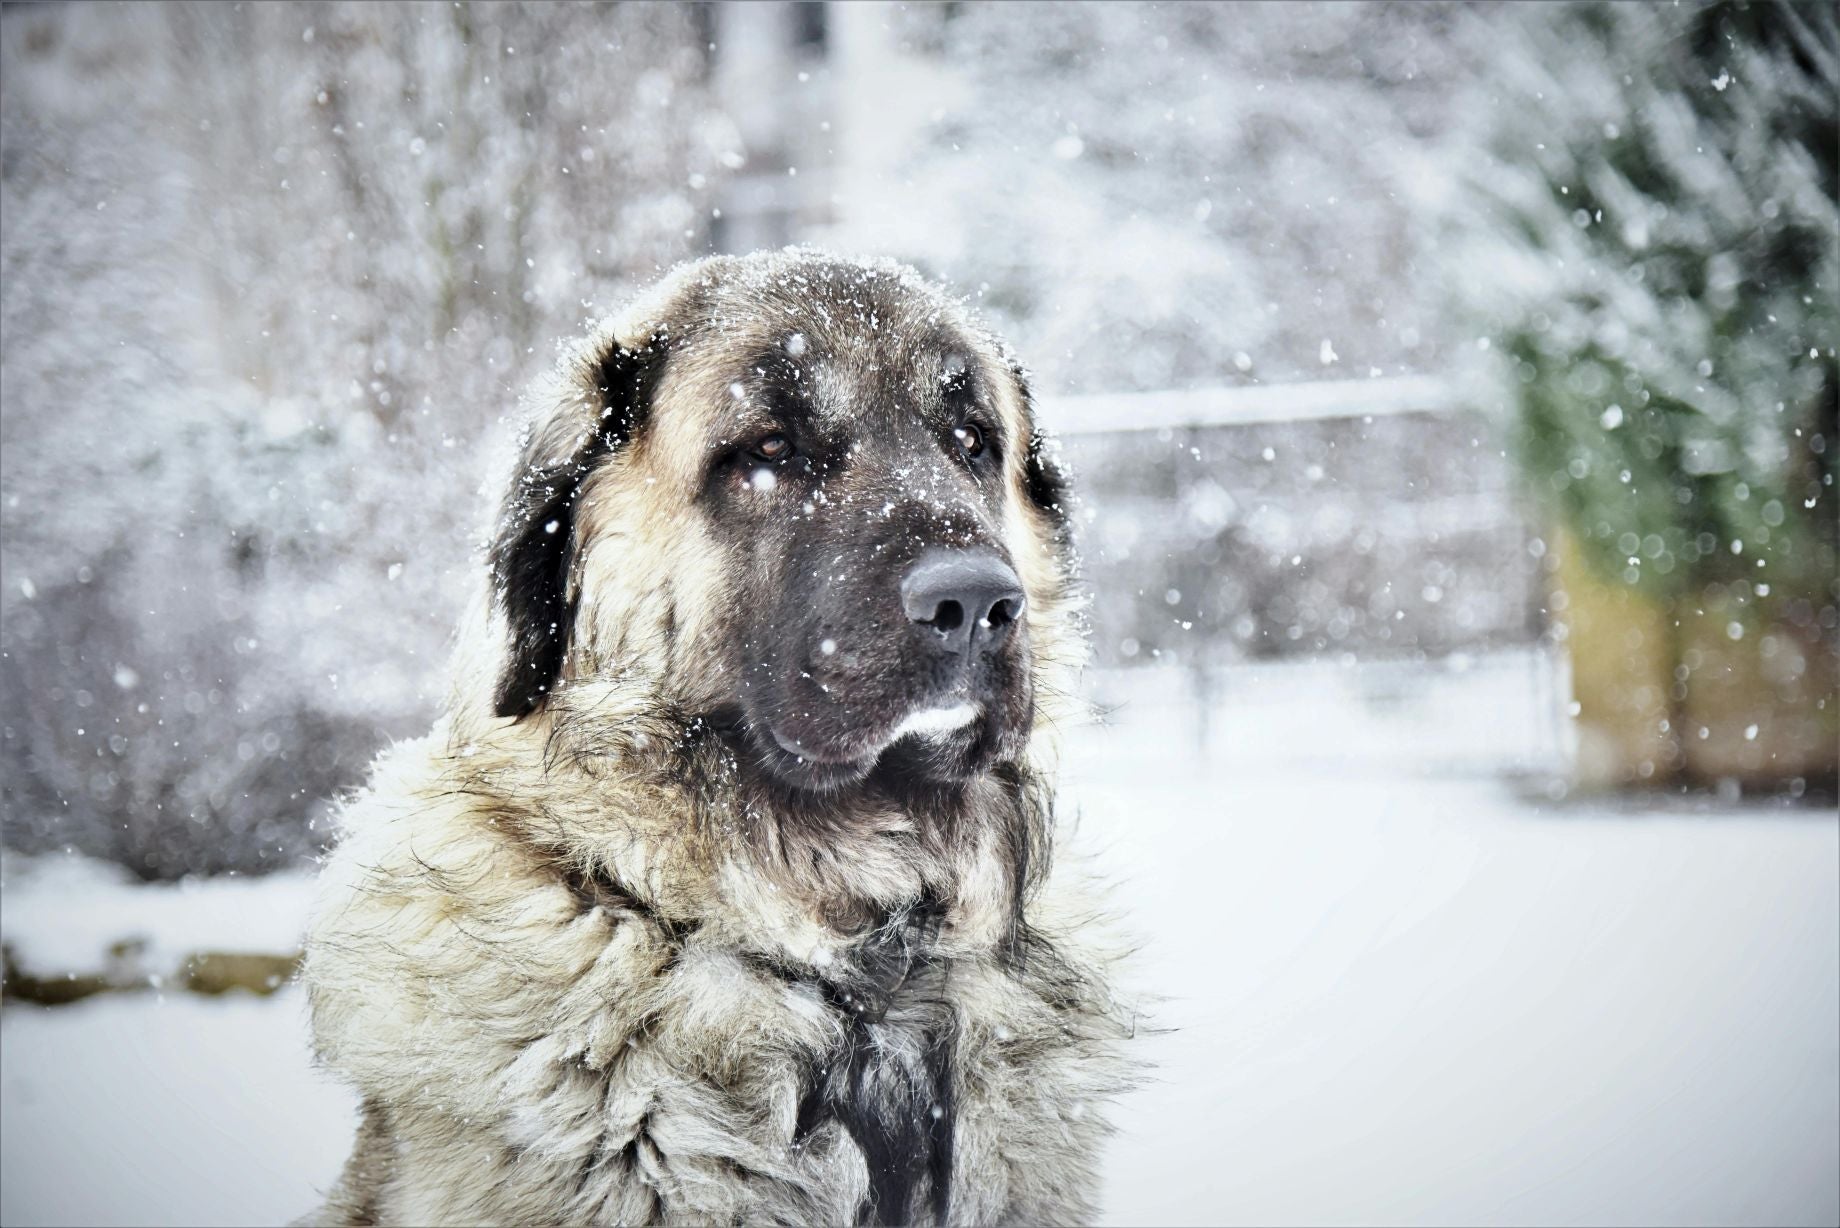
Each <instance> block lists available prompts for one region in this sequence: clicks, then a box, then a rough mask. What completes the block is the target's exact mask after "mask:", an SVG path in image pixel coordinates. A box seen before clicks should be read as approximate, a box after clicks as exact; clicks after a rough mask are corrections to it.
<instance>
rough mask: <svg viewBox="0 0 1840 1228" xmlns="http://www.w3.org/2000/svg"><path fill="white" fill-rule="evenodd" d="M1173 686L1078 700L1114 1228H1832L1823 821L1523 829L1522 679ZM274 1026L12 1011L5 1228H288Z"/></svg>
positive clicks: (1525, 681)
mask: <svg viewBox="0 0 1840 1228" xmlns="http://www.w3.org/2000/svg"><path fill="white" fill-rule="evenodd" d="M1177 683H1178V679H1177V678H1176V677H1175V676H1174V675H1168V676H1162V677H1159V676H1157V675H1154V674H1146V673H1139V674H1137V675H1132V676H1128V677H1122V678H1111V679H1100V680H1099V687H1098V689H1099V693H1100V697H1101V698H1102V699H1104V700H1106V701H1107V702H1109V703H1116V704H1118V705H1120V706H1119V707H1118V709H1117V710H1116V712H1115V713H1114V716H1113V722H1114V724H1113V726H1112V727H1111V728H1110V729H1107V730H1103V731H1087V732H1083V733H1081V734H1079V735H1078V736H1077V738H1076V743H1075V753H1074V754H1073V755H1072V756H1070V762H1071V764H1072V765H1073V768H1072V771H1073V775H1074V780H1073V781H1072V788H1071V789H1070V797H1069V809H1070V812H1071V811H1073V810H1077V812H1078V815H1079V828H1080V830H1079V836H1078V839H1077V841H1076V842H1077V843H1080V844H1084V845H1086V846H1088V847H1097V848H1098V849H1099V850H1100V854H1101V856H1100V860H1101V864H1102V865H1103V866H1104V867H1105V868H1106V869H1107V870H1108V872H1110V873H1111V875H1112V876H1113V877H1115V878H1116V879H1117V880H1118V883H1119V887H1120V899H1121V901H1122V902H1123V903H1124V904H1125V906H1126V908H1127V909H1128V911H1129V913H1130V916H1131V918H1132V922H1133V925H1134V928H1135V930H1136V931H1137V933H1138V934H1139V935H1140V936H1141V937H1142V939H1143V940H1144V944H1145V945H1144V952H1143V956H1142V959H1141V961H1140V972H1141V978H1142V981H1143V983H1144V985H1145V986H1146V987H1147V988H1148V989H1150V990H1152V991H1153V992H1155V993H1158V994H1160V995H1162V996H1163V998H1164V1001H1163V1002H1162V1003H1161V1004H1160V1006H1158V1007H1157V1009H1156V1015H1157V1020H1158V1022H1159V1023H1161V1024H1163V1025H1166V1026H1168V1027H1170V1028H1173V1029H1175V1030H1174V1031H1172V1032H1170V1033H1168V1034H1165V1035H1161V1036H1158V1037H1154V1038H1152V1039H1150V1040H1148V1041H1147V1042H1146V1044H1147V1047H1148V1048H1149V1049H1150V1050H1151V1051H1152V1052H1154V1054H1155V1055H1156V1057H1157V1059H1158V1061H1159V1062H1160V1067H1161V1068H1160V1071H1159V1074H1158V1078H1157V1081H1156V1082H1155V1083H1153V1084H1152V1085H1151V1086H1149V1087H1147V1088H1146V1089H1144V1090H1143V1091H1142V1092H1140V1093H1139V1094H1137V1095H1136V1096H1135V1097H1134V1098H1133V1099H1132V1100H1131V1101H1130V1102H1129V1103H1128V1104H1126V1105H1125V1106H1124V1108H1123V1110H1122V1111H1121V1113H1120V1115H1119V1125H1120V1134H1119V1138H1118V1139H1117V1141H1116V1143H1115V1145H1114V1147H1113V1149H1112V1151H1111V1154H1110V1158H1109V1162H1108V1169H1107V1186H1108V1196H1107V1218H1108V1220H1109V1222H1113V1223H1118V1224H1127V1223H1139V1224H1141V1223H1231V1222H1244V1223H1335V1222H1356V1221H1358V1222H1370V1223H1388V1222H1391V1223H1482V1222H1489V1223H1594V1224H1597V1223H1709V1222H1712V1223H1757V1224H1790V1223H1829V1224H1831V1223H1834V1222H1835V1221H1836V1220H1840V1160H1836V1156H1840V822H1837V821H1836V818H1835V816H1834V815H1833V814H1831V813H1824V812H1820V811H1814V810H1809V809H1805V808H1804V809H1799V810H1785V809H1779V808H1775V807H1766V806H1761V805H1759V806H1745V807H1729V806H1728V807H1714V806H1712V805H1711V804H1709V803H1707V802H1705V801H1695V800H1680V801H1675V802H1670V803H1662V804H1643V805H1639V806H1638V805H1633V804H1629V803H1616V802H1603V803H1595V804H1589V803H1579V802H1569V803H1563V804H1560V803H1554V802H1550V801H1544V800H1530V799H1532V798H1534V797H1538V796H1543V795H1541V794H1538V793H1537V792H1535V791H1531V790H1530V789H1529V788H1528V787H1527V786H1524V785H1512V784H1509V783H1506V782H1505V780H1504V779H1503V777H1502V776H1501V775H1500V771H1501V770H1503V769H1507V770H1512V771H1514V772H1517V773H1526V772H1530V771H1537V769H1538V768H1539V766H1540V764H1541V761H1542V759H1543V758H1544V756H1545V755H1546V754H1547V753H1548V752H1550V751H1552V750H1553V749H1554V747H1555V746H1556V738H1557V733H1556V730H1554V729H1553V728H1552V726H1551V725H1550V723H1546V722H1544V721H1543V719H1542V716H1541V714H1542V713H1543V712H1546V711H1549V710H1550V708H1549V707H1548V699H1547V698H1546V697H1544V695H1543V692H1544V689H1545V688H1546V687H1548V686H1549V685H1550V679H1548V678H1545V677H1544V676H1543V675H1542V674H1541V668H1540V663H1539V661H1538V660H1537V659H1530V658H1487V659H1483V660H1479V661H1477V662H1474V663H1470V664H1469V665H1468V666H1466V665H1465V664H1464V663H1461V662H1460V663H1458V664H1457V666H1456V668H1454V669H1451V668H1447V669H1444V670H1442V671H1439V672H1437V673H1435V674H1428V675H1424V674H1421V675H1419V676H1417V677H1416V680H1414V679H1413V678H1412V677H1411V676H1409V674H1408V673H1407V672H1401V671H1397V670H1395V671H1392V672H1390V673H1389V672H1388V671H1387V670H1384V669H1381V670H1375V669H1373V668H1364V669H1362V670H1356V671H1348V670H1340V669H1337V668H1335V667H1329V666H1309V667H1301V668H1299V667H1284V668H1281V669H1278V668H1275V669H1267V670H1256V671H1250V672H1243V673H1241V674H1238V675H1234V676H1232V677H1229V678H1228V679H1227V680H1225V685H1223V686H1222V687H1221V688H1220V689H1219V690H1218V691H1217V695H1218V706H1217V707H1215V708H1214V710H1213V712H1212V719H1211V720H1210V721H1209V722H1208V724H1207V728H1206V731H1205V733H1197V732H1195V721H1194V720H1193V712H1192V709H1191V708H1190V707H1189V706H1188V705H1189V702H1190V701H1189V699H1188V697H1187V696H1185V695H1184V693H1183V692H1182V690H1181V688H1180V686H1179V685H1177ZM64 872H65V873H69V874H72V875H74V874H75V872H74V871H64ZM58 881H59V880H57V879H56V878H55V877H54V876H47V875H44V874H42V873H39V872H37V871H35V872H33V873H32V874H30V875H28V876H26V877H24V878H9V881H8V884H7V888H8V890H7V897H8V899H7V905H6V908H5V923H6V927H7V931H8V934H9V940H11V937H12V936H17V937H18V938H19V939H20V941H21V943H22V945H30V944H32V943H39V942H45V943H49V942H51V941H52V940H53V939H54V938H55V937H56V936H57V935H58V934H59V933H62V934H63V935H64V941H66V942H67V943H75V945H76V946H78V947H83V946H86V945H87V944H88V943H89V942H90V941H91V939H90V938H84V939H82V940H81V941H80V942H77V941H76V940H74V939H73V938H72V937H71V936H72V935H74V934H76V933H77V932H78V931H77V927H79V926H82V925H89V924H90V922H89V921H87V920H86V917H87V916H88V915H89V914H90V913H92V912H94V911H101V912H111V911H112V912H114V913H115V914H116V915H117V916H120V915H122V914H123V913H124V911H125V912H127V913H131V914H138V915H141V916H144V917H153V916H155V915H156V914H157V913H158V910H159V909H161V908H165V909H169V910H173V912H172V914H171V915H172V916H174V917H176V916H177V915H178V914H179V913H184V914H185V915H186V916H188V917H192V918H194V920H189V921H185V922H183V923H181V922H180V921H179V920H177V919H173V920H169V921H165V922H159V923H158V924H155V923H154V922H152V921H149V923H148V924H149V925H150V926H153V928H155V929H158V928H159V927H160V926H166V927H167V932H172V933H179V932H187V933H189V932H190V931H189V930H187V928H186V927H188V926H196V925H203V924H204V923H203V922H199V921H197V920H196V918H197V917H198V916H200V915H202V914H203V913H205V912H206V911H212V910H217V915H218V916H219V917H222V918H225V919H226V923H227V924H229V925H230V926H231V927H232V932H234V931H235V929H236V927H237V926H238V925H239V924H240V925H241V926H242V929H243V930H244V932H246V934H247V935H249V936H250V937H252V938H253V937H254V936H256V935H257V934H258V932H260V933H261V934H262V936H263V937H264V940H265V941H268V940H272V939H274V938H275V937H276V936H277V934H279V935H280V936H281V937H285V936H286V933H287V932H291V931H290V927H289V924H288V923H287V922H286V921H285V917H286V916H287V915H289V912H288V910H296V914H297V910H298V909H299V907H300V906H301V900H302V898H303V892H302V891H301V888H300V885H299V883H298V880H289V879H282V880H277V881H275V882H273V883H272V884H270V885H269V888H268V889H269V891H270V894H269V895H266V896H264V895H262V892H263V890H264V888H263V887H262V886H261V885H256V886H254V887H249V886H243V885H231V886H222V887H206V888H195V889H193V891H192V892H191V895H192V896H193V897H197V898H201V899H212V900H217V899H218V898H219V894H221V896H222V898H223V899H226V900H227V899H229V898H231V896H233V895H235V893H240V892H245V891H247V892H250V893H251V894H249V895H248V896H237V897H236V898H237V899H238V900H239V901H240V902H237V903H235V904H234V905H228V904H222V903H220V902H218V903H211V904H209V905H203V904H200V905H197V906H196V910H195V911H191V910H188V909H187V908H185V907H182V906H181V905H178V904H174V903H171V901H172V900H175V899H181V898H185V897H183V896H181V895H166V896H162V895H161V893H160V892H158V891H153V892H149V891H148V890H147V889H145V888H131V887H127V886H122V885H116V886H108V885H107V884H102V885H98V884H97V883H95V882H93V881H92V882H89V883H87V884H76V883H74V882H65V883H64V884H63V885H62V886H59V887H57V889H56V890H50V889H46V884H51V885H54V886H55V885H56V884H57V883H58ZM79 888H80V890H79ZM214 893H216V894H214ZM258 897H261V900H262V901H265V902H258ZM86 898H87V899H88V900H89V901H90V903H89V904H87V905H86V904H84V903H83V900H84V899H86ZM161 899H164V900H166V901H168V902H167V903H164V904H160V903H147V904H142V903H139V902H138V901H142V900H146V901H158V900H161ZM245 915H248V916H250V917H264V918H266V919H265V920H262V921H259V922H258V921H255V920H251V921H249V922H248V923H247V924H243V923H241V922H239V920H238V919H239V918H241V917H243V916H245ZM258 925H259V926H260V927H261V929H260V930H259V931H258V929H257V926H258ZM92 928H93V927H92ZM207 928H208V927H207ZM34 935H38V936H37V937H34ZM92 937H93V935H92ZM161 941H162V942H164V941H166V940H164V939H162V940H161ZM171 941H172V942H174V943H178V942H179V941H180V939H179V938H176V937H175V938H173V939H172V940H171ZM185 941H188V942H189V941H192V939H191V938H186V939H185ZM220 945H224V944H220ZM229 945H236V944H234V943H231V944H229ZM38 949H46V948H43V947H40V948H38ZM33 958H36V957H35V956H34V957H33ZM303 1009H304V1003H303V1002H302V1000H301V997H300V994H299V992H298V991H297V990H287V991H284V992H282V993H280V994H277V995H275V996H274V997H272V998H268V999H261V1000H258V999H252V998H235V997H232V998H226V999H222V1000H208V999H200V998H193V997H188V996H185V995H179V994H168V995H152V994H148V995H139V996H110V997H103V998H98V999H93V1000H91V1001H88V1002H85V1003H82V1004H79V1005H76V1006H71V1007H64V1008H59V1009H55V1010H40V1009H36V1008H18V1009H15V1008H8V1009H7V1010H6V1011H5V1012H4V1015H3V1016H0V1120H3V1122H4V1130H5V1135H4V1137H5V1146H4V1148H0V1220H4V1222H5V1223H7V1224H19V1225H25V1224H34V1223H96V1224H104V1223H172V1224H178V1223H189V1224H211V1223H263V1222H278V1221H282V1220H286V1219H288V1218H291V1217H293V1216H295V1215H298V1214H300V1213H301V1212H303V1211H304V1210H306V1209H307V1208H308V1207H309V1206H310V1205H311V1203H312V1201H313V1198H314V1196H315V1191H316V1190H317V1189H319V1188H323V1186H324V1185H325V1184H326V1183H327V1182H328V1181H330V1180H331V1179H332V1177H333V1176H334V1174H335V1173H336V1172H337V1169H338V1166H339V1163H340V1161H341V1159H342V1158H343V1152H344V1148H345V1146H346V1143H347V1141H348V1139H349V1135H350V1131H351V1128H352V1125H353V1122H354V1108H353V1102H352V1099H351V1097H350V1095H349V1093H347V1092H346V1091H345V1090H344V1089H343V1088H341V1087H339V1086H338V1085H336V1084H334V1083H332V1082H330V1081H328V1080H327V1079H326V1078H325V1077H324V1076H322V1075H320V1074H319V1073H317V1072H315V1071H314V1070H313V1069H312V1068H311V1066H310V1063H309V1060H308V1056H307V1049H306V1039H305V1028H304V1020H303Z"/></svg>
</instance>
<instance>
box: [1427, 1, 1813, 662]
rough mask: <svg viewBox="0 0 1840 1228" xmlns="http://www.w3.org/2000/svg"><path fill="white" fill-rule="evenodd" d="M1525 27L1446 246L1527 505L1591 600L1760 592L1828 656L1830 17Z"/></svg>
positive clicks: (1726, 8)
mask: <svg viewBox="0 0 1840 1228" xmlns="http://www.w3.org/2000/svg"><path fill="white" fill-rule="evenodd" d="M1517 19H1518V21H1519V23H1520V26H1521V29H1522V32H1523V33H1524V35H1525V39H1524V41H1521V40H1499V34H1500V31H1499V29H1497V30H1495V31H1494V33H1495V34H1496V36H1497V38H1498V44H1497V45H1498V46H1501V47H1502V49H1503V50H1502V53H1501V54H1500V55H1499V56H1498V57H1497V61H1496V63H1495V64H1494V65H1493V69H1494V70H1495V71H1494V73H1493V76H1492V79H1491V86H1490V92H1491V93H1492V95H1493V97H1492V98H1491V99H1490V102H1491V104H1492V105H1490V106H1488V107H1487V108H1485V109H1484V110H1483V112H1482V113H1481V117H1480V124H1481V132H1480V134H1479V138H1480V140H1479V143H1480V146H1481V148H1482V149H1483V150H1485V151H1486V155H1487V156H1484V157H1480V158H1477V159H1475V160H1473V161H1472V163H1471V164H1470V166H1469V168H1468V172H1467V182H1468V191H1467V192H1465V193H1464V194H1463V197H1462V199H1461V201H1460V204H1459V209H1458V216H1459V217H1460V218H1461V219H1462V222H1463V227H1462V233H1461V234H1460V235H1459V236H1458V242H1457V244H1456V247H1455V250H1456V253H1457V257H1458V260H1459V266H1458V267H1459V269H1460V274H1459V280H1460V281H1461V283H1462V290H1463V297H1464V298H1465V300H1466V302H1467V304H1468V308H1469V310H1470V312H1471V313H1472V314H1471V318H1472V320H1474V321H1475V322H1476V323H1477V325H1478V331H1479V332H1480V333H1481V339H1480V344H1482V345H1485V346H1492V347H1493V350H1494V353H1495V355H1496V356H1498V357H1499V358H1500V359H1501V366H1500V372H1501V374H1502V375H1503V376H1504V378H1505V386H1506V387H1507V388H1508V389H1510V394H1509V399H1510V400H1511V402H1512V403H1513V406H1514V409H1515V411H1516V413H1515V421H1516V424H1517V434H1518V437H1519V443H1520V445H1521V455H1522V457H1523V459H1524V461H1525V463H1526V465H1527V469H1528V474H1529V478H1530V481H1531V485H1532V487H1533V489H1534V492H1535V493H1536V495H1538V496H1540V497H1542V498H1544V499H1546V500H1548V501H1549V502H1550V503H1551V504H1552V505H1554V506H1555V507H1556V508H1557V510H1558V512H1559V519H1560V521H1561V522H1562V523H1563V524H1564V525H1565V526H1566V527H1567V528H1568V529H1569V530H1570V531H1571V534H1572V536H1573V537H1574V538H1575V539H1576V540H1577V542H1578V543H1579V545H1580V549H1581V551H1582V553H1583V554H1584V555H1585V557H1586V559H1587V560H1588V562H1589V563H1590V564H1591V565H1592V566H1593V567H1594V569H1595V570H1596V571H1598V572H1599V573H1600V574H1602V575H1603V576H1604V577H1605V578H1606V579H1609V580H1611V581H1613V582H1614V581H1615V580H1618V579H1620V580H1622V581H1623V582H1625V583H1627V584H1629V585H1632V586H1635V587H1636V588H1637V589H1639V590H1640V591H1643V592H1645V593H1647V594H1649V595H1650V596H1652V597H1655V598H1658V599H1663V600H1665V599H1669V598H1673V597H1676V596H1679V595H1681V594H1683V593H1698V592H1699V591H1701V590H1702V588H1703V586H1705V585H1707V584H1721V585H1723V586H1725V589H1726V590H1727V591H1728V592H1732V593H1734V594H1736V595H1737V596H1739V597H1740V598H1741V599H1742V600H1743V601H1745V602H1746V603H1749V602H1751V601H1754V600H1755V599H1758V598H1770V597H1771V594H1772V593H1774V597H1775V600H1776V601H1778V602H1780V603H1781V604H1780V605H1779V606H1778V608H1780V609H1785V610H1789V616H1790V617H1791V618H1793V619H1794V620H1795V621H1798V622H1802V623H1804V625H1806V624H1807V623H1808V621H1809V620H1811V619H1812V620H1814V621H1817V622H1819V623H1821V624H1822V625H1824V626H1825V627H1826V628H1827V629H1828V635H1829V637H1830V638H1831V634H1832V627H1833V625H1834V622H1833V620H1834V615H1833V602H1834V600H1835V582H1834V576H1835V537H1836V534H1835V508H1834V502H1833V500H1834V494H1833V483H1834V453H1835V449H1836V447H1840V432H1837V430H1836V396H1837V393H1840V379H1837V378H1836V362H1835V344H1836V328H1835V325H1836V310H1837V308H1836V296H1837V295H1840V206H1837V205H1836V156H1837V151H1840V134H1837V132H1836V111H1837V109H1840V22H1837V20H1836V17H1835V9H1834V7H1833V6H1831V5H1828V4H1810V5H1800V4H1779V3H1755V4H1700V5H1684V6H1662V5H1648V4H1639V5H1577V6H1568V7H1567V8H1564V9H1551V8H1548V7H1546V6H1530V7H1529V8H1528V9H1524V10H1520V11H1519V13H1518V18H1517ZM1530 51H1531V54H1530ZM1791 607H1793V608H1791Z"/></svg>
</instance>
